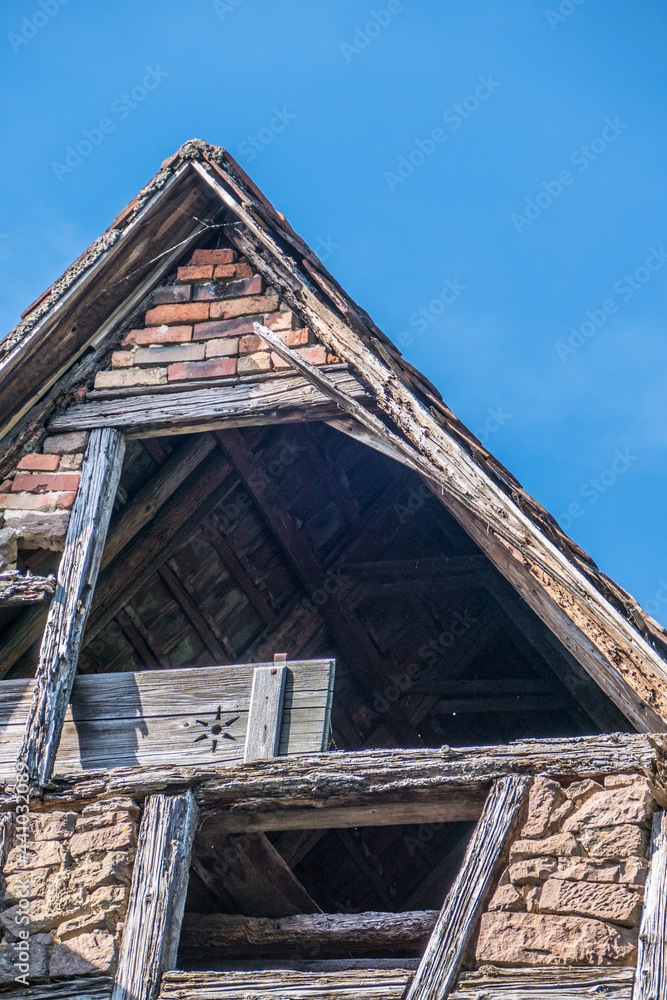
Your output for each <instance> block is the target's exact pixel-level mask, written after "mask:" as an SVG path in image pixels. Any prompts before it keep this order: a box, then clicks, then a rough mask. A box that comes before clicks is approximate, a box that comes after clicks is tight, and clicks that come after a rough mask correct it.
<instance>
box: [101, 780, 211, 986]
mask: <svg viewBox="0 0 667 1000" xmlns="http://www.w3.org/2000/svg"><path fill="white" fill-rule="evenodd" d="M197 812H198V810H197V805H196V803H195V800H194V796H193V794H192V792H191V791H187V792H186V793H185V794H184V795H151V796H150V797H149V798H148V799H147V800H146V805H145V807H144V815H143V819H142V821H141V828H140V830H139V844H138V847H137V856H136V859H135V862H134V870H133V872H132V886H131V889H130V901H129V904H128V910H127V916H126V917H125V926H124V928H123V941H122V944H121V948H120V957H119V959H118V972H117V973H116V979H115V983H114V988H113V992H112V994H111V1000H154V998H155V997H157V995H158V992H159V989H160V977H161V976H162V973H163V972H166V971H167V970H169V969H173V967H174V966H175V964H176V955H177V953H178V940H179V937H180V933H181V923H182V921H183V910H184V908H185V894H186V890H187V886H188V870H189V868H190V856H191V854H192V842H193V839H194V835H195V824H196V822H197Z"/></svg>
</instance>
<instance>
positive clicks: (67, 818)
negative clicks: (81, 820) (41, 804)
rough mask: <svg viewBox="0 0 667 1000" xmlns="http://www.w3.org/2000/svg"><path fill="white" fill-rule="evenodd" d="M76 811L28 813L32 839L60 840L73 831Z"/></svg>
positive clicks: (76, 815)
mask: <svg viewBox="0 0 667 1000" xmlns="http://www.w3.org/2000/svg"><path fill="white" fill-rule="evenodd" d="M77 818H78V813H75V812H61V811H57V812H44V813H37V812H32V813H31V814H30V823H29V827H30V834H31V837H32V839H33V840H61V839H62V838H64V837H69V835H70V834H71V833H73V832H74V828H75V826H76V821H77Z"/></svg>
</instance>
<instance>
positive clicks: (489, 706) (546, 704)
mask: <svg viewBox="0 0 667 1000" xmlns="http://www.w3.org/2000/svg"><path fill="white" fill-rule="evenodd" d="M501 684H502V682H501ZM565 705H566V701H565V699H564V698H559V697H558V695H557V694H537V695H530V694H526V695H521V694H511V695H507V696H503V695H498V696H497V697H495V698H443V699H442V700H441V701H437V702H436V703H435V705H433V707H432V708H431V712H432V713H433V714H434V715H470V714H474V713H485V712H559V711H560V710H561V709H562V708H563V707H564V706H565Z"/></svg>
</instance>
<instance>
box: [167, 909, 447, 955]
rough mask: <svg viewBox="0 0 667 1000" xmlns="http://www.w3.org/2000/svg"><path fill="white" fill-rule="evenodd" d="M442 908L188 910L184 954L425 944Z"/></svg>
mask: <svg viewBox="0 0 667 1000" xmlns="http://www.w3.org/2000/svg"><path fill="white" fill-rule="evenodd" d="M437 917H438V911H437V910H409V911H408V912H406V913H379V912H376V911H369V912H367V913H301V914H298V915H297V916H293V917H278V918H274V919H269V918H267V917H241V916H237V915H230V914H227V913H201V914H199V913H186V914H185V918H184V920H183V929H182V931H181V950H180V953H181V955H188V954H190V953H194V954H196V955H197V956H200V955H201V956H204V955H205V956H206V957H209V958H210V957H211V956H216V955H220V956H225V957H227V956H231V955H266V954H267V953H268V954H271V953H272V952H273V953H275V952H276V951H278V952H280V953H282V954H286V955H294V953H295V952H296V953H298V954H301V955H303V957H304V958H307V957H308V955H309V954H313V953H315V954H317V953H318V952H320V953H321V952H325V953H326V954H327V955H331V954H340V953H341V952H343V953H345V952H349V951H357V952H358V951H361V952H362V954H363V952H364V951H366V952H368V951H389V952H391V951H392V950H393V951H396V950H398V949H403V948H414V949H421V948H423V947H424V945H425V943H426V941H427V940H428V937H429V934H430V933H431V932H432V930H433V927H434V925H435V923H436V920H437Z"/></svg>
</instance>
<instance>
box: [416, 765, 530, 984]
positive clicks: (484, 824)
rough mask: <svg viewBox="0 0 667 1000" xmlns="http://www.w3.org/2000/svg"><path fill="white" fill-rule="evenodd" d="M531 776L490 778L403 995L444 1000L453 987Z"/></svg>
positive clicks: (516, 822) (522, 809) (519, 811)
mask: <svg viewBox="0 0 667 1000" xmlns="http://www.w3.org/2000/svg"><path fill="white" fill-rule="evenodd" d="M530 782H531V779H530V778H528V777H519V776H518V775H512V776H510V777H507V778H500V780H499V781H496V782H495V783H494V785H493V787H492V789H491V791H490V792H489V797H488V799H487V801H486V804H485V806H484V812H483V813H482V815H481V817H480V820H479V823H478V824H477V826H476V828H475V832H474V833H473V835H472V839H471V841H470V843H469V844H468V849H467V851H466V854H465V857H464V859H463V864H462V865H461V870H460V872H459V874H458V875H457V877H456V880H455V882H454V884H453V885H452V887H451V889H450V890H449V892H448V894H447V899H446V900H445V902H444V905H443V907H442V910H441V911H440V915H439V917H438V921H437V923H436V925H435V928H434V930H433V933H432V935H431V937H430V939H429V942H428V944H427V946H426V950H425V951H424V954H423V956H422V960H421V962H420V963H419V968H418V969H417V972H416V975H415V978H414V979H413V980H412V982H411V984H410V988H409V990H408V992H407V994H406V1000H446V998H447V997H448V996H449V994H450V992H451V991H452V989H453V987H454V983H455V982H456V977H457V975H458V972H459V969H460V967H461V963H462V961H463V957H464V954H465V949H466V947H467V944H468V941H469V940H470V937H471V935H472V932H473V931H474V929H475V927H476V925H477V921H478V918H479V915H480V913H481V911H482V906H483V905H484V901H485V899H486V897H487V894H488V891H489V888H490V886H491V884H492V882H493V879H494V877H495V876H496V875H497V874H499V872H500V868H501V866H502V864H503V863H504V862H505V861H506V859H507V854H508V852H509V842H510V838H511V836H512V833H513V832H514V831H515V830H516V828H517V826H518V823H519V821H520V819H521V817H522V814H523V812H524V810H525V807H526V805H527V799H528V788H529V787H530Z"/></svg>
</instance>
